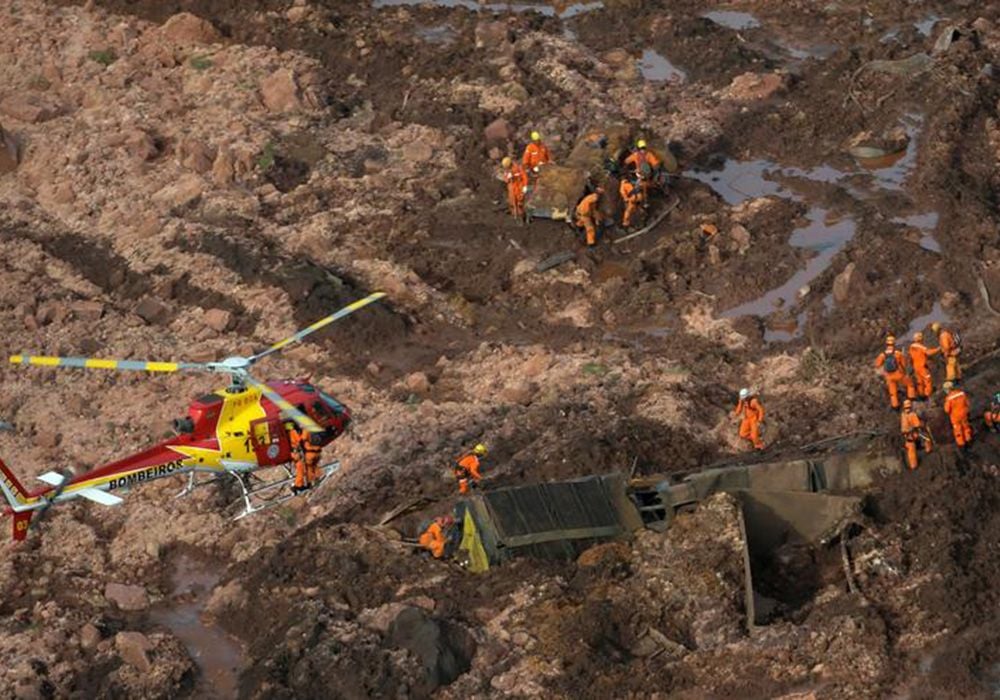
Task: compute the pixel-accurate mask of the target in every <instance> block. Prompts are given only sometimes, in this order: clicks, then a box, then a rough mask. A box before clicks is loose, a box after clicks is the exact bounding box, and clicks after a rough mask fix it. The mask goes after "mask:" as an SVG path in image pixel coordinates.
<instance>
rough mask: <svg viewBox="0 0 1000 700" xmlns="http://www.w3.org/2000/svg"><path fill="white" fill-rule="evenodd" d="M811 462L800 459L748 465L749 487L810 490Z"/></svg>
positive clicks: (771, 489) (770, 489)
mask: <svg viewBox="0 0 1000 700" xmlns="http://www.w3.org/2000/svg"><path fill="white" fill-rule="evenodd" d="M809 468H810V462H809V461H808V460H804V459H799V460H792V461H787V462H770V463H767V464H755V465H753V466H752V467H747V481H748V488H750V489H753V490H757V489H763V490H767V491H810V490H812V489H811V482H810V478H809Z"/></svg>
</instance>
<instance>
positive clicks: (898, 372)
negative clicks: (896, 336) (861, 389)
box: [875, 345, 917, 408]
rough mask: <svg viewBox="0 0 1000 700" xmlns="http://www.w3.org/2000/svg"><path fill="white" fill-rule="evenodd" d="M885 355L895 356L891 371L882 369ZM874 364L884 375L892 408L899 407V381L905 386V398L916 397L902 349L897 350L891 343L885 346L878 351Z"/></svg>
mask: <svg viewBox="0 0 1000 700" xmlns="http://www.w3.org/2000/svg"><path fill="white" fill-rule="evenodd" d="M886 355H892V356H893V357H895V358H896V369H895V371H893V372H888V371H886V370H885V369H882V368H883V367H884V366H885V358H886ZM875 366H876V367H878V368H880V369H882V376H883V377H885V386H886V388H887V389H888V390H889V403H890V404H891V405H892V407H893V408H899V393H898V388H899V384H900V383H902V385H903V386H904V387H906V396H907V398H910V399H915V398H917V394H916V391H915V390H914V388H913V382H912V381H910V377H909V376H907V374H906V360H905V358H904V357H903V353H902V351H900V350H897V349H896V348H894V347H892V346H891V345H890V346H888V347H886V349H885V350H884V351H882V352H880V353H879V355H878V357H876V358H875Z"/></svg>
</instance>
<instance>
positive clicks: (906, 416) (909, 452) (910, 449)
mask: <svg viewBox="0 0 1000 700" xmlns="http://www.w3.org/2000/svg"><path fill="white" fill-rule="evenodd" d="M921 427H923V423H921V421H920V416H918V415H917V414H916V412H915V411H914V410H912V409H910V410H908V411H907V410H904V411H903V412H902V413H901V414H899V430H900V432H901V433H902V434H903V439H904V440H906V464H907V466H908V467H909V468H910V469H916V468H917V441H918V440H922V441H923V443H924V452H930V451H931V442H930V440H927V439H926V438H925V437H924V436H922V435H921V434H920V428H921Z"/></svg>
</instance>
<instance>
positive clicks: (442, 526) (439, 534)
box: [418, 515, 455, 559]
mask: <svg viewBox="0 0 1000 700" xmlns="http://www.w3.org/2000/svg"><path fill="white" fill-rule="evenodd" d="M454 524H455V519H454V518H452V517H451V516H450V515H444V516H438V517H437V518H434V521H433V522H432V523H431V524H430V525H429V526H428V527H427V529H426V530H424V531H423V532H422V533H421V534H420V539H419V540H418V542H419V544H420V546H421V547H423V548H424V549H426V550H427V551H428V552H430V553H431V556H433V557H434V558H435V559H440V558H441V557H443V556H444V551H445V547H446V546H447V544H448V531H449V530H450V529H451V528H452V526H454Z"/></svg>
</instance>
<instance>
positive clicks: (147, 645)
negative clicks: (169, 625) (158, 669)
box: [115, 632, 153, 673]
mask: <svg viewBox="0 0 1000 700" xmlns="http://www.w3.org/2000/svg"><path fill="white" fill-rule="evenodd" d="M152 648H153V643H152V642H150V641H149V638H148V637H147V636H146V635H144V634H142V633H141V632H119V633H118V634H116V635H115V649H117V650H118V655H119V656H121V657H122V660H123V661H124V662H125V663H127V664H129V665H130V666H133V667H135V668H136V669H138V670H139V671H142V672H143V673H148V672H149V671H150V670H151V669H152V668H153V664H152V662H151V661H150V660H149V654H148V652H149V650H150V649H152Z"/></svg>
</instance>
